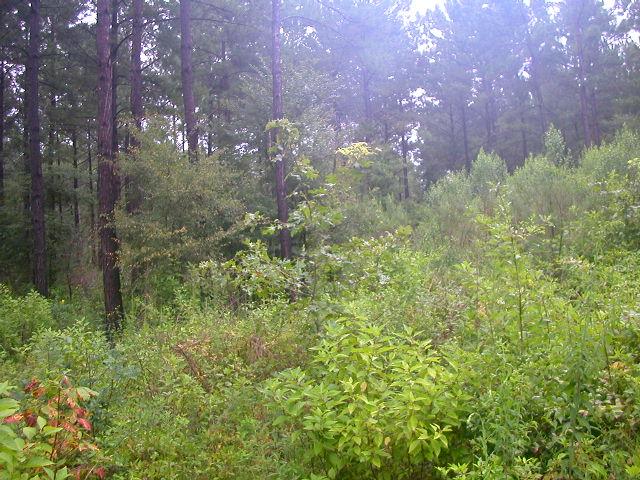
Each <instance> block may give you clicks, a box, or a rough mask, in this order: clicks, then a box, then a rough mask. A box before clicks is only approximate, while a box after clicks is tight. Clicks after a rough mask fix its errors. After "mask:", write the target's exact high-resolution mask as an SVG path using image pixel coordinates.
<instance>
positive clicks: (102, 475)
mask: <svg viewBox="0 0 640 480" xmlns="http://www.w3.org/2000/svg"><path fill="white" fill-rule="evenodd" d="M93 473H95V474H96V475H97V476H98V478H99V479H100V480H103V479H104V478H105V477H106V476H107V472H106V470H105V469H104V467H98V468H96V469H95V470H94V471H93Z"/></svg>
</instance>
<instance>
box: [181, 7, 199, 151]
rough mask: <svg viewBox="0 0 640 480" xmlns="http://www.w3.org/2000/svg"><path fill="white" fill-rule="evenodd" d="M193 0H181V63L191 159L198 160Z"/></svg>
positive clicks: (185, 117)
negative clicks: (194, 93) (192, 56)
mask: <svg viewBox="0 0 640 480" xmlns="http://www.w3.org/2000/svg"><path fill="white" fill-rule="evenodd" d="M192 50H193V41H192V39H191V0H180V65H181V69H180V70H181V74H182V100H183V102H184V121H185V125H186V128H187V143H188V151H189V159H190V160H191V161H192V162H197V161H198V127H197V126H196V106H195V100H194V97H193V65H192V60H191V51H192Z"/></svg>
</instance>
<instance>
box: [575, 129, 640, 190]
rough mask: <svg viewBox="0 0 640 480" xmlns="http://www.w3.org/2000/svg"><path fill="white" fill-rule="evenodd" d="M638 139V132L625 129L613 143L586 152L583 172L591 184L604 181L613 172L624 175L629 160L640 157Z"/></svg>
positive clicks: (582, 166)
mask: <svg viewBox="0 0 640 480" xmlns="http://www.w3.org/2000/svg"><path fill="white" fill-rule="evenodd" d="M638 137H639V135H638V134H637V133H636V132H634V131H632V130H629V129H623V130H621V131H619V132H618V133H617V134H616V136H615V137H614V139H613V140H612V141H611V142H609V143H604V144H602V145H601V146H599V147H592V148H590V149H588V150H586V151H585V152H584V154H583V157H582V163H581V170H582V172H583V173H584V174H585V175H586V176H587V177H588V178H589V179H590V181H591V182H601V181H604V180H606V179H607V178H608V177H609V175H610V173H612V172H616V173H617V174H619V175H624V174H625V173H626V172H627V168H628V162H629V160H632V159H634V158H636V157H640V147H639V145H640V139H639V138H638Z"/></svg>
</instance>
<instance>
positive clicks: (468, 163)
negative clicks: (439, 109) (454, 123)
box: [460, 104, 471, 172]
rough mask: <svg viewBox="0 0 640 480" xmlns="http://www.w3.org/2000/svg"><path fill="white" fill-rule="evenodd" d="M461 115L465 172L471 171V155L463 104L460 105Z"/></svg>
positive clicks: (465, 110) (465, 111) (465, 109)
mask: <svg viewBox="0 0 640 480" xmlns="http://www.w3.org/2000/svg"><path fill="white" fill-rule="evenodd" d="M460 113H461V116H462V142H463V143H464V165H465V167H466V169H467V172H470V171H471V155H469V137H468V133H467V108H466V107H465V105H464V104H463V105H462V106H461V107H460Z"/></svg>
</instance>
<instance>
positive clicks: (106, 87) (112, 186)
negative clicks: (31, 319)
mask: <svg viewBox="0 0 640 480" xmlns="http://www.w3.org/2000/svg"><path fill="white" fill-rule="evenodd" d="M111 15H112V11H111V0H98V16H97V27H96V47H97V52H98V118H97V123H98V231H99V236H100V263H101V266H102V281H103V290H104V306H105V327H106V331H107V335H108V336H109V338H110V339H113V334H114V332H115V331H117V330H118V329H119V328H120V325H121V321H122V318H123V316H124V308H123V306H122V293H121V291H120V270H119V268H118V264H117V260H118V259H117V254H118V238H117V236H116V230H115V226H114V224H113V222H114V218H113V212H114V208H115V204H116V201H117V195H118V191H119V178H118V173H117V171H116V164H115V155H114V151H113V114H112V101H113V98H112V94H113V92H112V83H111V81H112V73H113V72H112V68H111V67H112V58H111V52H110V41H109V40H110V37H109V23H110V21H111Z"/></svg>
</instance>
